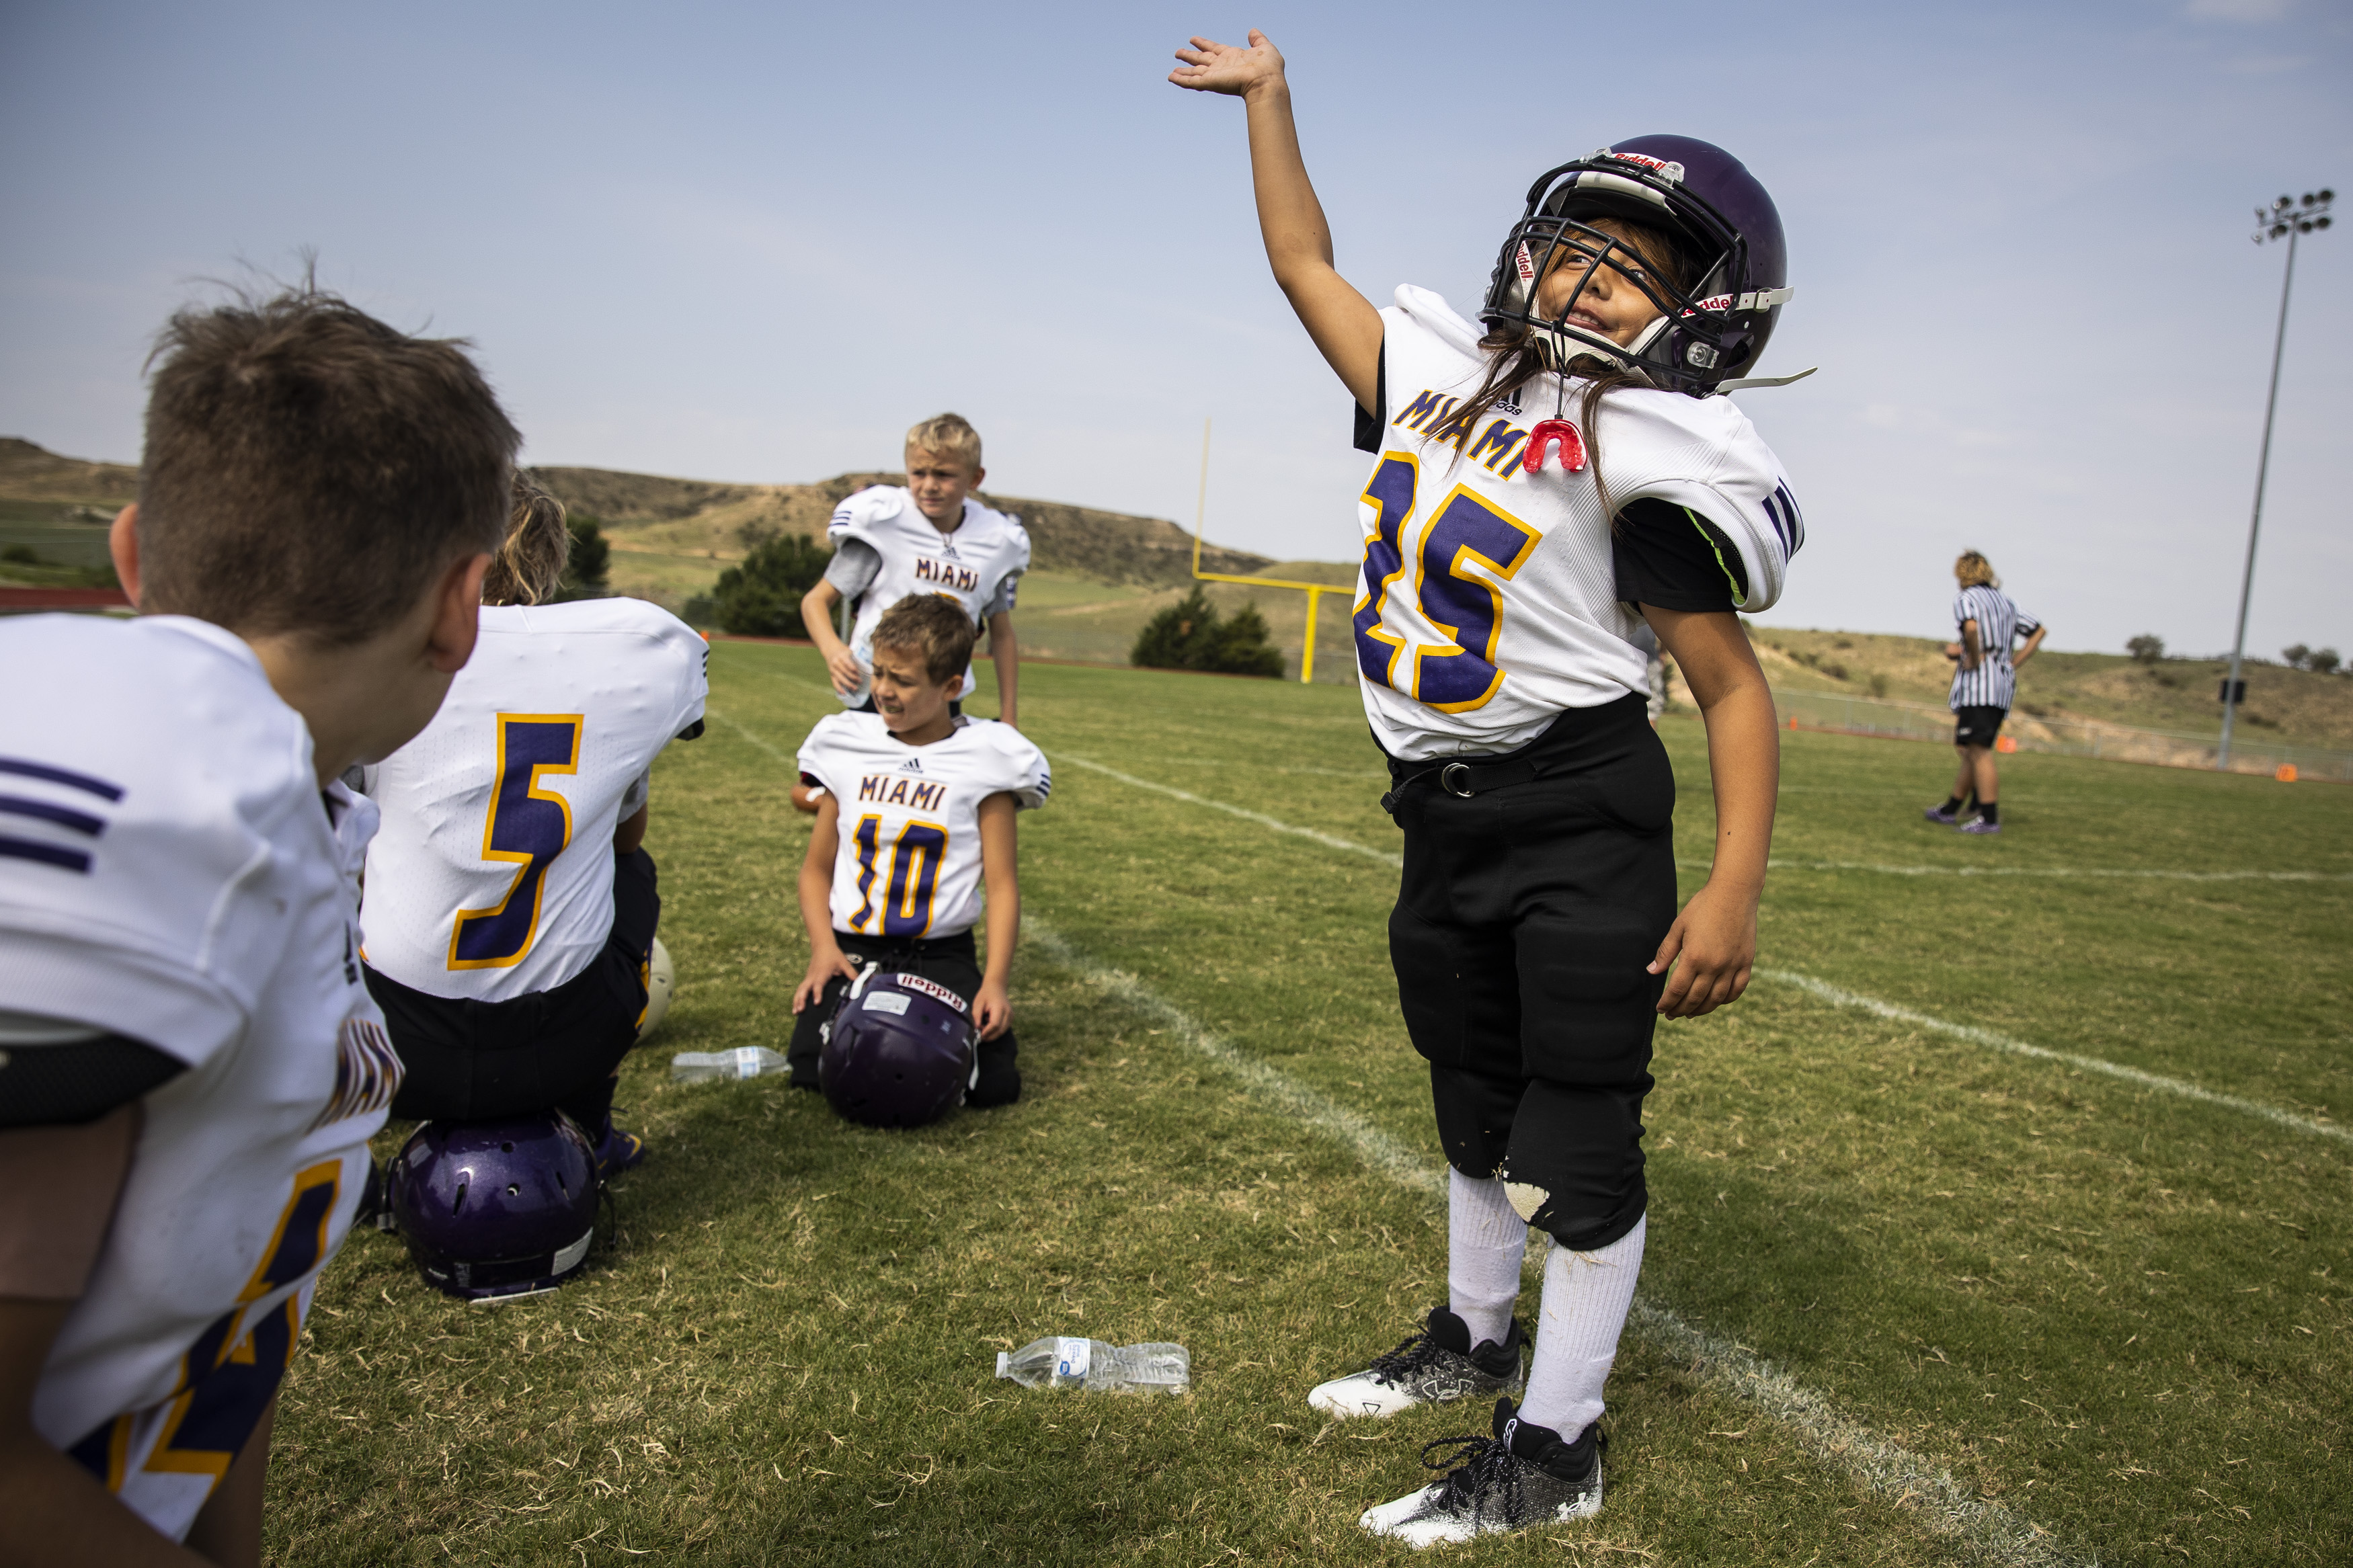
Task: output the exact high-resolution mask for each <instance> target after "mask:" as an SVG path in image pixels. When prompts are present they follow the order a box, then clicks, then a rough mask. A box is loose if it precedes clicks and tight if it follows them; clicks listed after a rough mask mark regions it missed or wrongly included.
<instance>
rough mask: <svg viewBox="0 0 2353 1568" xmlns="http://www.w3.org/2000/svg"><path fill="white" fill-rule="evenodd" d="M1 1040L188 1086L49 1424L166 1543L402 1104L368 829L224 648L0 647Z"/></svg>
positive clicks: (292, 1319) (60, 1349)
mask: <svg viewBox="0 0 2353 1568" xmlns="http://www.w3.org/2000/svg"><path fill="white" fill-rule="evenodd" d="M0 668H5V669H6V670H7V671H8V676H9V679H8V680H7V681H6V682H5V686H0V786H5V787H0V1011H6V1012H11V1013H21V1014H33V1015H37V1016H46V1017H51V1018H57V1019H60V1020H66V1021H69V1022H71V1023H76V1024H80V1025H84V1026H90V1027H92V1028H97V1029H101V1030H105V1031H108V1032H111V1033H115V1034H121V1035H126V1036H129V1037H132V1038H133V1039H137V1040H139V1041H142V1043H144V1044H146V1045H148V1046H150V1047H153V1048H154V1049H156V1050H159V1051H162V1052H164V1053H165V1054H167V1055H169V1056H172V1057H174V1058H177V1059H178V1060H180V1061H182V1062H184V1063H185V1064H186V1069H185V1071H183V1072H181V1073H180V1074H178V1075H177V1076H176V1077H174V1078H173V1079H170V1080H168V1081H167V1082H165V1083H164V1084H163V1085H162V1086H161V1087H159V1088H157V1089H154V1090H153V1091H152V1092H150V1093H149V1094H148V1095H147V1096H146V1097H145V1099H144V1100H143V1102H142V1105H143V1110H144V1116H145V1120H144V1122H143V1124H142V1130H141V1131H140V1135H139V1142H138V1144H137V1146H136V1148H135V1149H134V1151H133V1152H132V1161H131V1168H130V1172H129V1174H128V1176H127V1178H126V1180H125V1182H124V1184H123V1188H122V1194H121V1200H120V1202H119V1204H118V1205H117V1207H116V1209H115V1212H114V1218H113V1223H112V1225H111V1227H110V1228H109V1230H108V1232H107V1236H106V1242H105V1246H104V1249H103V1250H102V1251H101V1252H100V1255H99V1260H98V1266H97V1268H96V1270H95V1271H94V1272H93V1273H92V1274H91V1276H90V1284H89V1288H88V1289H87V1291H86V1292H85V1294H84V1295H83V1296H82V1298H81V1299H80V1300H79V1301H78V1302H76V1303H75V1304H74V1307H73V1310H71V1312H69V1314H68V1315H67V1318H66V1321H65V1327H64V1329H63V1330H62V1331H60V1332H59V1333H58V1340H57V1343H56V1345H55V1346H54V1347H53V1348H52V1349H51V1350H50V1352H49V1358H48V1362H47V1365H46V1366H44V1367H43V1369H42V1372H41V1378H40V1383H39V1385H38V1387H37V1390H36V1392H35V1394H34V1398H33V1420H34V1424H35V1425H36V1426H37V1427H38V1428H39V1430H40V1432H41V1435H42V1436H45V1437H47V1439H48V1440H49V1441H50V1442H51V1443H54V1444H55V1445H57V1446H58V1447H59V1448H61V1449H63V1450H65V1451H66V1452H67V1453H68V1454H69V1455H70V1456H71V1457H72V1458H75V1459H77V1460H79V1461H80V1462H81V1464H83V1465H84V1466H85V1467H86V1468H89V1469H90V1472H91V1473H92V1474H93V1475H95V1476H97V1477H98V1478H99V1479H100V1480H101V1481H102V1482H104V1483H105V1485H106V1486H107V1488H108V1489H110V1490H111V1491H112V1492H113V1493H114V1494H115V1495H116V1496H117V1497H119V1498H121V1500H122V1501H123V1502H124V1503H125V1504H126V1505H128V1506H129V1507H130V1508H132V1510H134V1511H136V1512H137V1513H138V1514H139V1515H140V1516H141V1517H142V1518H143V1519H144V1520H146V1521H147V1522H148V1523H149V1524H151V1525H153V1526H154V1528H155V1529H156V1530H158V1531H162V1532H163V1533H164V1535H167V1536H169V1537H171V1538H172V1539H174V1540H175V1541H176V1540H178V1539H180V1538H181V1537H183V1536H185V1534H186V1533H187V1530H188V1526H189V1525H190V1524H191V1523H192V1522H193V1521H195V1517H196V1513H197V1511H198V1510H200V1509H202V1508H203V1507H204V1504H205V1500H206V1498H207V1497H208V1496H210V1495H211V1492H212V1489H213V1486H214V1484H215V1483H216V1481H218V1480H219V1479H220V1478H221V1475H222V1474H223V1472H225V1471H226V1470H227V1468H228V1465H229V1462H230V1461H231V1460H232V1459H234V1458H236V1457H237V1452H238V1450H239V1449H241V1448H242V1447H244V1445H245V1440H246V1438H247V1437H248V1436H249V1435H250V1434H251V1433H252V1431H253V1426H254V1423H255V1422H256V1420H258V1419H259V1416H260V1415H261V1412H262V1409H263V1407H264V1406H265V1405H268V1404H269V1398H270V1395H271V1394H273V1393H274V1392H275V1391H276V1389H277V1387H278V1383H279V1378H280V1373H283V1372H284V1371H285V1369H286V1364H287V1360H288V1358H289V1357H290V1355H291V1354H292V1353H293V1349H294V1344H295V1342H296V1339H297V1337H298V1336H299V1335H300V1333H301V1327H302V1320H303V1316H304V1314H305V1313H306V1312H307V1311H308V1310H309V1307H310V1300H311V1289H312V1287H313V1286H314V1285H315V1284H316V1283H317V1280H318V1277H319V1271H320V1269H321V1268H323V1267H325V1265H326V1263H327V1260H328V1259H329V1258H332V1257H333V1256H334V1253H335V1249H336V1248H337V1247H340V1246H342V1245H343V1234H344V1232H345V1231H346V1230H347V1229H348V1228H349V1226H350V1225H351V1219H352V1212H353V1207H354V1205H356V1204H357V1203H358V1201H359V1194H360V1188H361V1185H362V1183H363V1181H364V1178H365V1176H366V1174H367V1160H368V1154H367V1144H366V1140H367V1138H368V1136H369V1135H370V1134H371V1133H373V1132H375V1131H376V1130H377V1129H378V1128H380V1127H381V1126H383V1125H384V1119H385V1107H386V1106H388V1105H389V1104H390V1103H391V1101H392V1096H393V1091H394V1089H395V1088H396V1086H397V1085H398V1083H399V1079H400V1062H399V1058H397V1057H396V1056H395V1055H394V1054H393V1051H392V1046H391V1042H390V1041H389V1040H388V1039H387V1038H386V1037H385V1031H384V1021H383V1016H382V1015H381V1014H380V1013H378V1012H377V1011H376V1008H375V1004H374V1003H373V1002H371V1001H370V1000H369V999H368V994H367V988H366V986H365V985H364V984H362V982H361V976H360V969H359V964H358V962H357V956H356V952H357V931H356V923H357V915H358V889H357V887H356V884H355V882H354V879H353V878H354V875H355V873H356V872H357V870H358V867H359V858H360V856H361V854H362V853H363V852H364V848H365V845H366V837H367V833H368V831H369V829H370V827H371V826H372V825H373V823H374V820H375V812H374V809H373V808H372V807H370V806H369V805H367V803H366V802H364V801H363V800H359V799H357V798H356V797H354V796H353V795H350V794H349V793H348V792H346V791H345V790H344V789H343V786H342V785H341V784H332V785H330V786H329V787H328V788H327V790H326V791H324V792H323V796H324V798H323V799H322V791H321V790H320V788H319V784H318V780H317V778H316V776H315V774H314V773H312V770H311V735H310V731H309V730H308V729H307V728H306V727H305V726H304V724H303V722H302V720H301V716H300V715H299V714H297V713H296V712H295V711H294V710H292V709H290V708H289V707H287V706H286V704H285V703H283V702H281V701H280V700H279V698H278V695H277V694H276V693H275V692H274V691H272V690H271V689H270V687H269V679H268V678H267V677H266V676H265V675H264V674H263V672H262V668H261V663H260V661H259V659H258V658H255V657H254V654H253V650H252V649H251V648H249V647H247V646H246V644H245V643H244V642H243V641H241V640H240V639H238V638H237V637H234V636H232V635H231V634H229V633H228V632H226V631H223V630H221V629H220V628H219V627H217V626H210V625H207V624H206V623H205V622H202V621H195V620H189V619H185V618H183V617H179V616H150V617H147V618H144V619H140V620H132V621H117V620H110V619H101V618H100V617H97V616H26V617H22V618H16V619H11V620H5V621H0ZM331 814H332V815H331ZM18 1048H19V1049H36V1050H37V1049H42V1048H45V1047H39V1046H32V1047H18Z"/></svg>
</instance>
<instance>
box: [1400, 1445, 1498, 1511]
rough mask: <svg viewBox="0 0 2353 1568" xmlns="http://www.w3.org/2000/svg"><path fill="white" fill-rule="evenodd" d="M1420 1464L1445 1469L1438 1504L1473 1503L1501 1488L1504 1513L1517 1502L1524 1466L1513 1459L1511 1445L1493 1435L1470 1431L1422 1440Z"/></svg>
mask: <svg viewBox="0 0 2353 1568" xmlns="http://www.w3.org/2000/svg"><path fill="white" fill-rule="evenodd" d="M1441 1450H1442V1451H1441ZM1433 1454H1435V1455H1436V1457H1435V1458H1432V1455H1433ZM1421 1464H1422V1468H1424V1469H1429V1470H1445V1471H1447V1476H1446V1479H1444V1480H1443V1481H1440V1483H1439V1488H1440V1490H1439V1501H1440V1504H1441V1505H1451V1506H1461V1505H1471V1506H1473V1507H1475V1506H1476V1505H1477V1503H1478V1500H1480V1499H1481V1498H1482V1497H1484V1496H1486V1495H1487V1494H1488V1493H1489V1492H1490V1491H1501V1492H1502V1494H1503V1497H1502V1504H1503V1510H1504V1512H1505V1513H1507V1514H1508V1513H1511V1512H1513V1511H1514V1510H1516V1508H1517V1506H1518V1503H1519V1493H1520V1477H1521V1472H1522V1468H1523V1467H1522V1466H1521V1465H1520V1464H1518V1463H1517V1462H1515V1461H1514V1458H1513V1455H1512V1451H1511V1449H1509V1448H1507V1447H1504V1445H1503V1444H1502V1443H1500V1442H1498V1441H1496V1440H1495V1439H1494V1438H1493V1437H1489V1436H1483V1435H1482V1434H1478V1433H1472V1434H1470V1435H1467V1436H1461V1437H1440V1438H1439V1439H1438V1440H1437V1441H1436V1442H1434V1443H1424V1444H1423V1445H1422V1446H1421Z"/></svg>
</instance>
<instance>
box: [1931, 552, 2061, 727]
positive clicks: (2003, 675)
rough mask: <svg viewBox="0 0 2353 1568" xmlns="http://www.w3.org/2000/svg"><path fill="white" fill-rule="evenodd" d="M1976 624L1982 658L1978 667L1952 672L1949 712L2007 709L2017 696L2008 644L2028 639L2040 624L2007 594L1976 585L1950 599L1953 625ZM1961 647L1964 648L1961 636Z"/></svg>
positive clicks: (1964, 643) (2038, 629) (1966, 643)
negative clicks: (2024, 638) (1972, 709)
mask: <svg viewBox="0 0 2353 1568" xmlns="http://www.w3.org/2000/svg"><path fill="white" fill-rule="evenodd" d="M1971 621H1975V622H1977V624H1978V647H1979V648H1981V649H1983V650H1984V654H1985V657H1984V658H1980V659H1979V660H1978V667H1977V668H1975V669H1970V668H1967V667H1966V666H1964V667H1963V668H1959V669H1956V670H1955V671H1953V697H1952V705H1953V711H1955V712H1956V713H1957V712H1959V711H1960V710H1962V709H1964V708H2000V709H2003V710H2008V709H2009V708H2010V706H2011V703H2012V700H2014V699H2015V698H2016V697H2017V696H2018V671H2016V670H2015V669H2013V668H2010V644H2011V643H2013V642H2015V641H2017V640H2018V639H2019V638H2020V637H2032V636H2033V635H2034V634H2035V633H2036V632H2038V631H2041V630H2042V622H2041V621H2038V620H2036V619H2035V618H2034V617H2033V616H2030V615H2028V614H2027V613H2026V612H2025V611H2024V610H2021V609H2020V608H2019V607H2018V606H2017V605H2013V604H2011V603H2010V595H2007V594H2005V593H2003V592H2002V591H2001V590H2000V589H1999V588H1989V587H1985V586H1983V585H1982V584H1980V585H1979V586H1978V587H1975V588H1964V589H1962V590H1961V591H1960V592H1959V593H1958V594H1957V595H1954V597H1953V625H1954V626H1956V627H1960V626H1967V625H1968V623H1969V622H1971ZM1961 643H1962V646H1963V647H1967V646H1968V637H1966V636H1964V637H1962V639H1961Z"/></svg>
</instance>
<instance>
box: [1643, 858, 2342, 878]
mask: <svg viewBox="0 0 2353 1568" xmlns="http://www.w3.org/2000/svg"><path fill="white" fill-rule="evenodd" d="M1675 864H1676V865H1678V866H1680V867H1682V868H1684V869H1685V870H1695V871H1704V870H1706V869H1707V868H1708V862H1707V861H1704V860H1678V861H1676V862H1675ZM1766 865H1767V867H1768V868H1770V869H1773V870H1776V871H1779V870H1791V871H1877V872H1880V873H1881V874H1883V875H1884V876H1889V877H2094V878H2111V879H2134V878H2154V879H2159V880H2163V881H2171V882H2353V872H2341V871H2165V870H2136V869H2130V868H2116V867H2096V866H1885V865H1881V864H1880V863H1878V862H1876V861H1872V860H1783V859H1779V858H1775V859H1772V860H1768V861H1767V862H1766Z"/></svg>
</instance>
